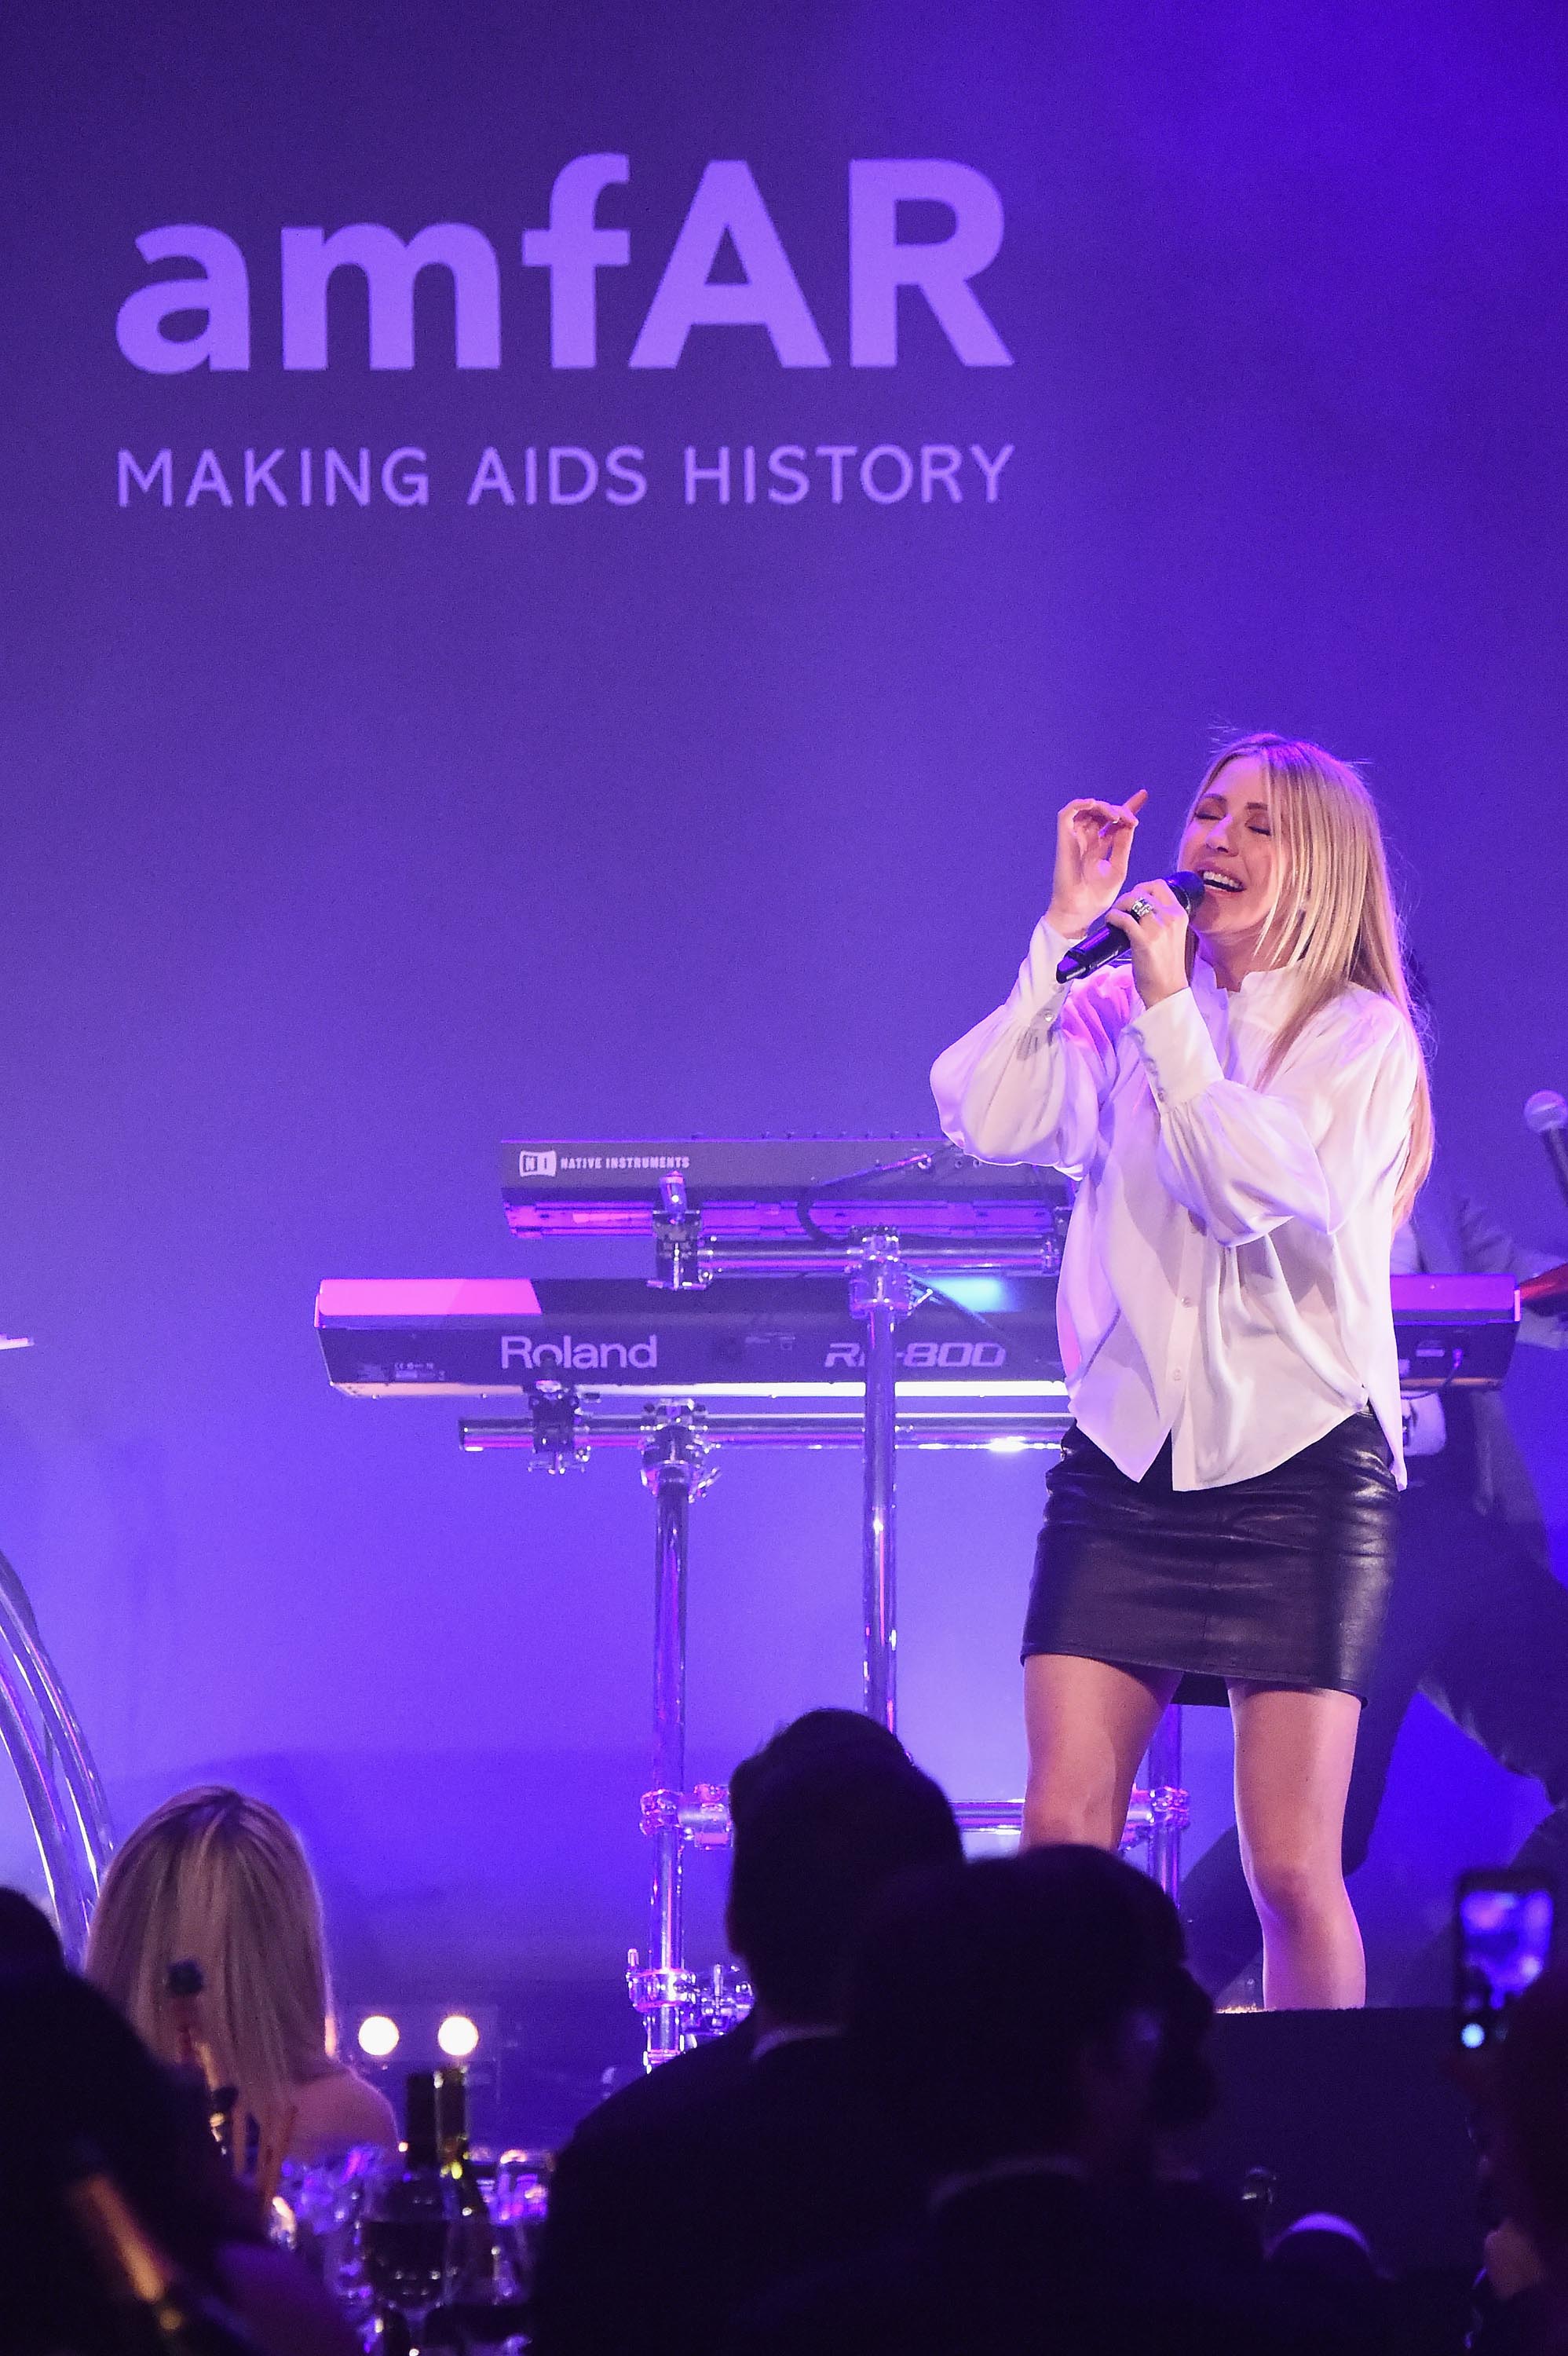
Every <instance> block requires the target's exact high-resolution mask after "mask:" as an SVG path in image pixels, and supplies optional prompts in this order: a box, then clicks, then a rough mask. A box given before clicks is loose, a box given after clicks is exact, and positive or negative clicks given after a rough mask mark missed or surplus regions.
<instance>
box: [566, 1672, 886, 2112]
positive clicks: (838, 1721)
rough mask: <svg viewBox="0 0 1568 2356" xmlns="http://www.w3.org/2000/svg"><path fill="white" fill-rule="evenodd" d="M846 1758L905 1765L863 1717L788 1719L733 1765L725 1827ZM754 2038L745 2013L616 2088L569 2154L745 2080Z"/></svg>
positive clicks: (843, 1712)
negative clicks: (812, 1770)
mask: <svg viewBox="0 0 1568 2356" xmlns="http://www.w3.org/2000/svg"><path fill="white" fill-rule="evenodd" d="M846 1751H848V1753H849V1754H850V1755H851V1756H852V1757H857V1758H873V1759H882V1760H887V1759H893V1760H903V1761H905V1762H908V1759H909V1753H908V1752H907V1751H905V1749H904V1747H903V1745H902V1743H901V1742H900V1740H899V1739H898V1737H897V1735H895V1734H890V1733H889V1732H888V1730H887V1728H886V1727H885V1726H879V1725H878V1724H877V1722H876V1720H875V1719H869V1718H867V1717H866V1716H865V1714H864V1712H863V1711H860V1710H856V1709H827V1708H823V1709H808V1710H806V1711H805V1713H804V1714H803V1715H802V1716H801V1717H799V1718H795V1719H791V1720H790V1722H789V1724H788V1725H787V1726H781V1727H780V1728H779V1729H778V1730H777V1731H776V1732H775V1733H774V1734H773V1735H772V1736H771V1737H770V1739H769V1740H768V1741H766V1742H765V1743H763V1747H762V1749H761V1750H760V1751H752V1753H751V1755H750V1756H749V1757H748V1758H745V1759H742V1760H741V1762H740V1763H739V1764H738V1765H737V1766H736V1768H735V1770H734V1772H733V1773H732V1774H731V1778H730V1821H731V1826H732V1828H733V1831H734V1836H735V1837H736V1839H737V1840H739V1838H740V1837H741V1832H742V1830H743V1828H744V1826H745V1822H746V1817H747V1815H748V1813H749V1811H750V1810H751V1808H752V1804H753V1803H754V1802H755V1800H756V1798H757V1796H758V1794H760V1793H761V1792H763V1791H764V1790H765V1789H766V1788H767V1785H768V1784H769V1783H770V1782H771V1781H772V1779H773V1777H774V1776H776V1775H778V1774H779V1773H780V1772H783V1771H784V1770H785V1769H788V1768H791V1767H796V1766H800V1765H802V1764H804V1763H805V1762H806V1761H807V1760H810V1759H825V1758H829V1757H834V1756H837V1755H840V1754H842V1753H844V1752H846ZM756 2033H757V2032H756V2022H755V2020H754V2019H753V2018H752V2016H751V2015H750V2014H748V2015H747V2017H746V2018H745V2019H744V2020H741V2021H740V2022H739V2023H738V2024H737V2025H736V2027H735V2028H733V2029H727V2030H726V2031H725V2033H724V2034H723V2035H722V2036H721V2037H710V2038H705V2039H704V2040H703V2041H702V2043H701V2044H700V2045H696V2046H693V2047H692V2049H691V2051H689V2052H687V2053H680V2054H677V2055H676V2057H675V2058H674V2060H673V2061H666V2062H663V2063H661V2065H660V2067H659V2068H658V2069H656V2070H655V2071H652V2072H647V2073H645V2074H639V2075H638V2076H637V2077H635V2078H634V2079H632V2080H631V2082H630V2083H628V2084H626V2085H624V2086H618V2087H617V2088H616V2089H615V2091H614V2093H613V2094H609V2095H607V2096H606V2097H605V2099H604V2101H603V2102H602V2103H600V2104H598V2105H597V2107H596V2108H595V2109H593V2110H592V2111H590V2112H589V2113H588V2114H587V2115H586V2116H585V2117H583V2118H582V2119H581V2120H580V2121H579V2122H578V2125H577V2127H576V2129H575V2131H574V2133H573V2136H572V2146H573V2148H574V2149H580V2148H581V2147H582V2146H583V2145H585V2144H587V2143H590V2142H592V2141H593V2140H594V2139H595V2138H596V2137H598V2136H601V2135H620V2134H622V2133H624V2130H625V2129H626V2128H627V2127H628V2126H630V2125H631V2124H632V2123H633V2121H643V2120H652V2119H662V2118H667V2117H669V2116H671V2115H673V2114H674V2113H676V2112H677V2111H680V2110H684V2109H685V2107H686V2105H687V2104H688V2103H705V2102H707V2101H708V2100H709V2097H710V2096H711V2095H712V2094H714V2093H715V2092H716V2091H717V2090H718V2088H719V2087H720V2086H721V2085H727V2084H731V2083H734V2082H735V2081H736V2080H738V2079H740V2078H742V2077H743V2076H744V2074H745V2070H746V2064H747V2062H748V2061H750V2059H751V2054H752V2044H753V2043H754V2041H755V2039H756Z"/></svg>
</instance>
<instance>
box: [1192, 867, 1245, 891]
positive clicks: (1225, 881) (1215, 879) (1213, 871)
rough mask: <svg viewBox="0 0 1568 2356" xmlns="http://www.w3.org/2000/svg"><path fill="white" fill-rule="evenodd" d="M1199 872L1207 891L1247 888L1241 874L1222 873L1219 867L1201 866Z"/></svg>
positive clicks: (1242, 889)
mask: <svg viewBox="0 0 1568 2356" xmlns="http://www.w3.org/2000/svg"><path fill="white" fill-rule="evenodd" d="M1198 872H1199V873H1200V876H1201V877H1202V879H1203V888H1204V890H1205V891H1206V892H1244V891H1245V890H1246V888H1247V887H1246V885H1245V884H1244V883H1243V882H1242V881H1241V879H1240V877H1239V876H1235V875H1221V873H1220V871H1219V869H1218V868H1217V867H1200V869H1199V871H1198Z"/></svg>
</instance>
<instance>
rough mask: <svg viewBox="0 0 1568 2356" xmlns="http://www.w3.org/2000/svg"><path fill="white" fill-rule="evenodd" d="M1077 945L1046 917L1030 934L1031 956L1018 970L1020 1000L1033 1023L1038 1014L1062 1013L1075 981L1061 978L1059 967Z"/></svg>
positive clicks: (1020, 1004) (1021, 1005)
mask: <svg viewBox="0 0 1568 2356" xmlns="http://www.w3.org/2000/svg"><path fill="white" fill-rule="evenodd" d="M1076 946H1077V944H1076V942H1074V941H1070V940H1069V939H1068V938H1067V937H1066V936H1065V935H1064V934H1062V933H1059V932H1058V931H1057V930H1056V929H1055V927H1054V926H1051V925H1048V924H1047V923H1046V921H1045V918H1044V917H1043V916H1042V917H1041V918H1040V922H1039V924H1038V925H1037V926H1035V928H1034V931H1033V933H1032V934H1031V935H1030V937H1029V955H1028V956H1027V957H1026V958H1025V959H1024V961H1023V964H1022V966H1021V967H1020V968H1019V1006H1020V1008H1021V1009H1022V1011H1023V1012H1025V1013H1026V1014H1027V1015H1028V1016H1029V1020H1030V1022H1033V1021H1034V1020H1035V1018H1036V1017H1037V1016H1039V1015H1045V1016H1046V1017H1047V1018H1050V1017H1051V1016H1052V1015H1055V1014H1058V1013H1060V1012H1061V1005H1062V1001H1063V1000H1064V999H1065V998H1066V996H1067V993H1068V991H1070V990H1071V989H1072V983H1071V982H1070V981H1058V980H1057V979H1056V969H1057V967H1058V966H1059V965H1060V964H1061V960H1062V958H1064V957H1065V956H1066V955H1067V952H1068V950H1069V949H1070V948H1076Z"/></svg>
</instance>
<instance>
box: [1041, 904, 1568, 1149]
mask: <svg viewBox="0 0 1568 2356" xmlns="http://www.w3.org/2000/svg"><path fill="white" fill-rule="evenodd" d="M1163 880H1164V882H1165V883H1166V884H1167V885H1168V888H1169V889H1170V890H1171V891H1172V892H1174V893H1175V894H1176V896H1177V898H1178V899H1179V901H1180V903H1181V905H1182V906H1183V907H1184V908H1185V909H1186V911H1187V913H1188V915H1189V916H1190V915H1191V914H1192V911H1193V909H1194V908H1196V906H1197V905H1198V903H1199V901H1200V900H1201V898H1202V897H1203V892H1204V883H1203V878H1202V876H1201V875H1194V873H1192V870H1191V869H1190V868H1189V867H1179V868H1178V869H1177V871H1176V873H1175V874H1174V875H1167V876H1166V877H1165V878H1164V879H1163ZM1144 913H1145V914H1146V915H1147V910H1146V911H1145V912H1144ZM1130 954H1131V944H1130V943H1129V941H1128V939H1127V937H1126V935H1125V933H1124V932H1123V931H1122V930H1121V928H1120V926H1116V925H1096V926H1095V927H1094V929H1093V932H1092V933H1085V934H1084V936H1083V939H1082V940H1081V941H1075V942H1074V943H1073V945H1072V948H1070V949H1069V950H1068V952H1067V955H1066V956H1065V957H1064V958H1062V960H1061V964H1060V965H1059V966H1058V967H1057V969H1056V979H1057V980H1058V981H1081V980H1083V976H1084V975H1085V974H1086V973H1098V971H1099V970H1100V968H1101V967H1102V966H1103V965H1109V964H1110V963H1111V961H1112V959H1113V958H1119V957H1127V956H1129V955H1130ZM1558 1102H1559V1103H1561V1102H1562V1098H1558ZM1564 1118H1565V1119H1568V1108H1564Z"/></svg>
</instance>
